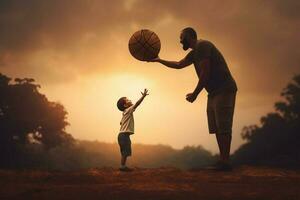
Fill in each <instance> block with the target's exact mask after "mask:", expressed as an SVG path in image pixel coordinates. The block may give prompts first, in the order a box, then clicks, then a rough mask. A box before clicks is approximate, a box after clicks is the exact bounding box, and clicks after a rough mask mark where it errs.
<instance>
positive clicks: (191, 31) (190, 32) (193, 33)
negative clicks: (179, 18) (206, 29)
mask: <svg viewBox="0 0 300 200" xmlns="http://www.w3.org/2000/svg"><path fill="white" fill-rule="evenodd" d="M181 32H182V33H185V34H187V35H189V36H190V37H191V38H193V39H197V33H196V31H195V30H194V29H193V28H191V27H187V28H184V29H183V30H182V31H181Z"/></svg>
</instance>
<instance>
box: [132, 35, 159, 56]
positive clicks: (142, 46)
mask: <svg viewBox="0 0 300 200" xmlns="http://www.w3.org/2000/svg"><path fill="white" fill-rule="evenodd" d="M153 34H154V32H152V33H151V35H150V37H149V38H148V39H147V40H146V41H145V42H144V43H141V42H140V40H138V39H137V38H136V37H135V35H133V37H134V39H135V40H136V41H137V42H138V43H139V44H140V45H141V47H140V48H139V49H137V50H135V51H133V52H132V54H134V53H136V52H137V51H140V50H141V49H142V48H143V49H145V50H147V49H146V48H145V47H144V45H145V44H146V43H147V42H148V41H149V40H150V39H151V37H152V35H153ZM143 36H144V30H141V37H143ZM144 39H145V37H144ZM158 41H159V40H158ZM155 43H156V42H155ZM155 43H154V44H155ZM149 46H150V45H149ZM143 60H145V52H144V53H143Z"/></svg>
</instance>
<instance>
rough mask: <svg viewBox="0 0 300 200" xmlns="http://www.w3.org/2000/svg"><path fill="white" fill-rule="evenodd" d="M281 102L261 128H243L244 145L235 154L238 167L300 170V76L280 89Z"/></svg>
mask: <svg viewBox="0 0 300 200" xmlns="http://www.w3.org/2000/svg"><path fill="white" fill-rule="evenodd" d="M281 96H282V97H283V101H280V102H277V103H275V105H274V107H275V111H274V112H272V113H268V114H267V115H265V116H263V117H262V118H261V120H260V122H261V124H259V125H251V126H246V127H245V128H244V129H243V131H242V137H243V139H244V140H246V141H247V142H246V143H245V144H244V145H242V146H241V147H240V148H239V149H238V150H237V151H236V152H235V153H234V156H233V158H234V162H235V163H237V164H255V165H272V166H281V167H297V168H299V167H300V75H297V76H295V77H294V78H293V80H292V81H291V82H290V83H289V84H288V85H287V86H286V87H285V88H284V89H283V91H282V93H281Z"/></svg>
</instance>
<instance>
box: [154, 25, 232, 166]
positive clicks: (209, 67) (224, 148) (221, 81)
mask: <svg viewBox="0 0 300 200" xmlns="http://www.w3.org/2000/svg"><path fill="white" fill-rule="evenodd" d="M180 43H181V44H182V45H183V47H182V48H183V50H185V51H186V50H188V49H189V48H191V49H192V50H191V51H190V52H189V53H188V54H187V55H186V56H185V58H183V59H182V60H180V61H179V62H176V61H167V60H163V59H160V58H159V57H157V58H155V59H153V60H151V62H159V63H161V64H163V65H165V66H167V67H170V68H174V69H182V68H184V67H187V66H189V65H191V64H192V63H193V64H194V67H195V70H196V73H197V76H198V79H199V81H198V84H197V86H196V88H195V90H194V91H193V92H192V93H189V94H187V95H186V100H187V101H189V102H191V103H193V102H194V101H195V100H196V98H197V96H198V94H199V93H200V92H201V91H202V89H203V88H205V89H206V91H207V92H208V101H207V119H208V126H209V133H212V134H216V139H217V142H218V147H219V150H220V160H219V161H218V162H217V164H216V166H215V167H216V168H215V169H216V170H221V171H229V170H231V169H232V168H231V165H230V162H229V156H230V145H231V139H232V122H233V113H234V107H235V97H236V92H237V85H236V83H235V80H234V79H233V77H232V75H231V73H230V71H229V68H228V66H227V64H226V61H225V59H224V57H223V56H222V54H221V53H220V51H219V50H218V49H217V48H216V47H215V46H214V45H213V44H212V43H211V42H209V41H207V40H201V39H199V40H198V39H197V33H196V31H195V30H194V29H193V28H190V27H188V28H185V29H183V30H182V31H181V34H180Z"/></svg>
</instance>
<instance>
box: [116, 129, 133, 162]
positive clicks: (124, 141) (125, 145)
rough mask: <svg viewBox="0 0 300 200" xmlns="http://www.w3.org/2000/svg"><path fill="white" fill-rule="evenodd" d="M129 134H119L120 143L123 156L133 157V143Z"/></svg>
mask: <svg viewBox="0 0 300 200" xmlns="http://www.w3.org/2000/svg"><path fill="white" fill-rule="evenodd" d="M129 135H130V134H129V133H119V135H118V143H119V146H120V151H121V155H122V156H126V157H127V156H131V141H130V136H129Z"/></svg>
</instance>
